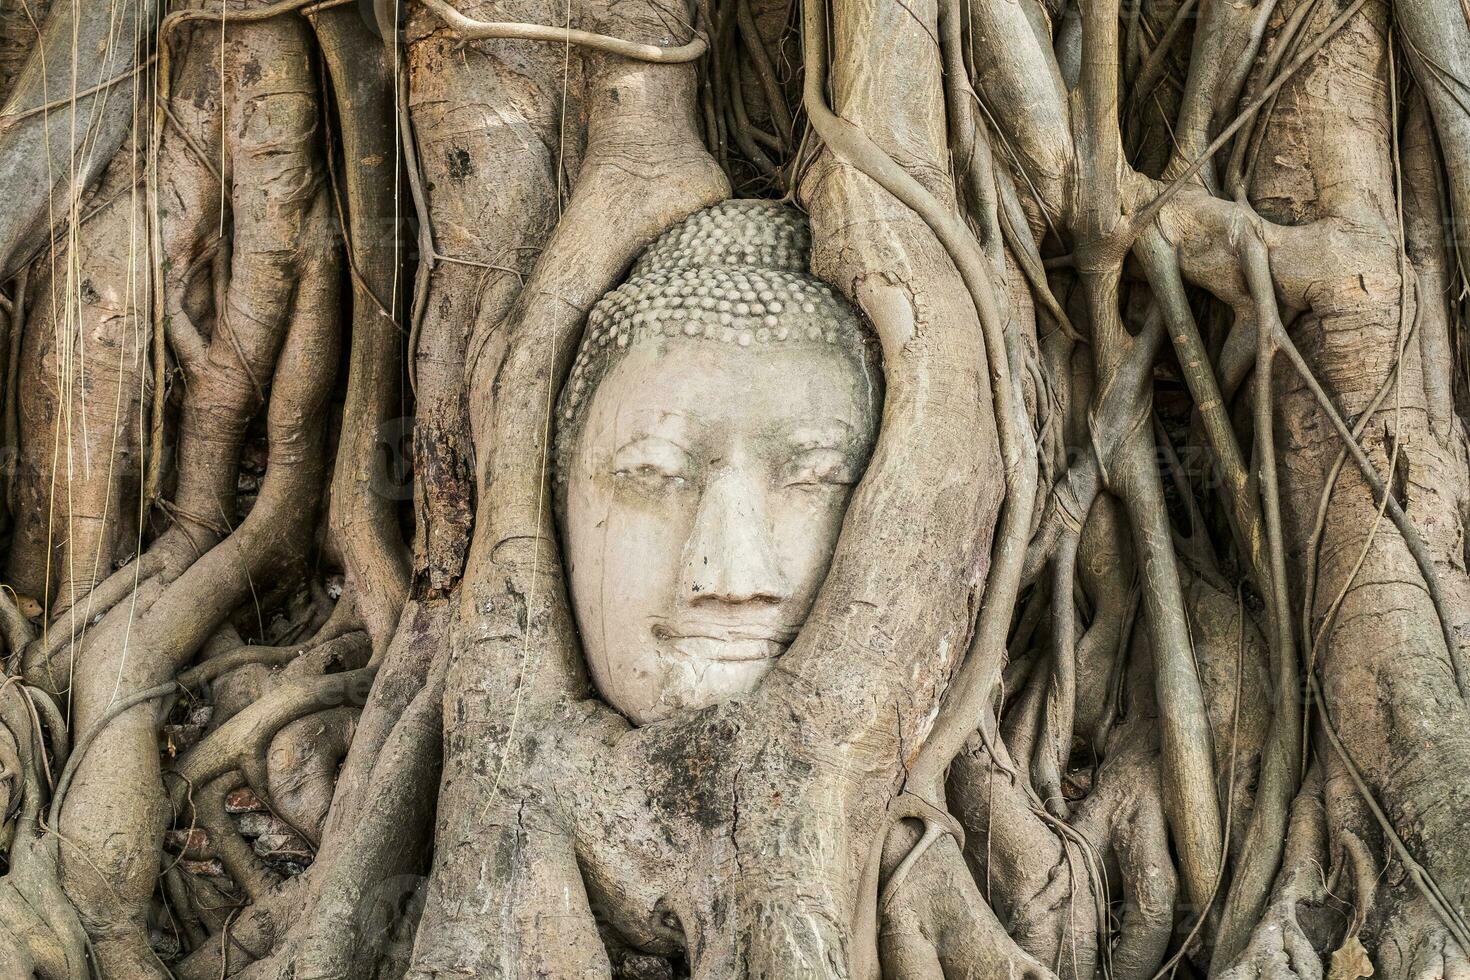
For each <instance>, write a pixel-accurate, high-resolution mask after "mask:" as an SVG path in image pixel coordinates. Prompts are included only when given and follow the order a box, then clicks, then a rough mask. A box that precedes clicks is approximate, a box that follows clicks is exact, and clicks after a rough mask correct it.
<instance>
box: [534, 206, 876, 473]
mask: <svg viewBox="0 0 1470 980" xmlns="http://www.w3.org/2000/svg"><path fill="white" fill-rule="evenodd" d="M810 256H811V231H810V228H809V226H808V225H807V221H806V216H805V215H803V214H802V213H801V212H799V211H797V210H795V209H794V208H790V207H787V206H786V205H783V204H781V203H779V202H777V201H763V200H730V201H723V202H721V203H719V204H716V205H713V206H711V207H708V208H705V209H704V210H703V211H698V212H695V213H694V214H692V215H690V216H689V217H688V218H685V219H684V220H683V221H682V222H680V223H679V224H677V225H675V226H674V227H673V228H671V229H669V230H668V231H667V232H665V233H664V234H663V235H662V236H660V237H659V239H658V240H657V241H655V242H654V243H653V244H652V245H650V246H649V247H648V249H647V251H645V252H644V253H643V255H642V256H641V257H639V259H638V261H637V262H635V263H634V265H633V270H632V272H631V273H629V276H628V279H627V281H626V282H624V283H623V284H622V285H621V286H619V287H617V288H616V289H614V290H612V291H611V292H609V293H607V294H606V295H605V296H603V297H602V299H600V300H599V301H598V302H597V305H596V306H594V307H593V308H592V312H591V313H590V314H589V315H588V318H587V329H586V330H585V331H584V332H583V335H582V346H581V348H580V349H579V350H578V351H577V358H576V360H575V361H574V362H573V363H572V371H571V374H570V375H568V377H567V382H566V384H565V385H564V386H563V388H562V392H561V398H560V399H559V401H558V403H557V414H556V422H557V427H556V430H557V431H556V452H555V461H554V462H555V475H556V482H557V485H558V486H559V487H564V486H565V482H566V476H567V473H568V472H569V470H570V462H571V454H572V451H573V449H574V447H575V446H576V444H577V439H578V437H579V435H580V434H581V431H582V426H583V423H584V420H585V418H586V414H587V405H588V403H589V402H590V401H591V399H592V395H593V393H594V392H595V391H596V390H597V385H598V383H599V382H601V380H602V378H603V375H605V374H606V373H607V372H608V370H609V369H610V368H612V366H613V365H614V364H616V363H617V362H618V361H619V360H620V359H621V357H622V355H623V354H624V353H626V352H627V351H628V350H630V349H631V348H633V347H634V346H635V345H639V344H647V343H666V342H667V341H668V340H670V339H672V338H677V337H687V338H690V339H702V340H708V341H714V342H717V343H723V344H729V345H731V346H732V347H749V346H751V345H752V344H755V345H769V344H814V343H824V344H833V345H837V346H840V347H842V348H843V349H845V350H846V351H848V352H850V354H851V356H852V357H854V358H855V359H858V360H860V361H862V362H864V364H865V366H866V367H868V368H869V369H870V370H869V374H870V376H871V377H873V378H874V379H875V383H877V379H878V378H879V377H881V375H880V372H878V371H877V369H876V366H877V362H878V348H877V344H876V342H875V341H874V339H873V337H872V335H871V334H870V333H869V331H868V330H867V328H866V326H865V325H864V323H863V320H862V317H861V316H860V315H859V314H858V313H857V311H856V310H854V309H853V308H852V306H851V305H850V304H849V303H848V302H847V300H846V299H845V298H844V297H843V296H842V295H841V294H840V293H838V292H837V291H836V290H834V289H833V288H832V287H831V286H829V285H827V284H826V283H824V282H822V281H821V280H820V279H817V278H816V277H815V276H813V275H812V274H811V271H810V268H811V263H810ZM732 353H733V351H732Z"/></svg>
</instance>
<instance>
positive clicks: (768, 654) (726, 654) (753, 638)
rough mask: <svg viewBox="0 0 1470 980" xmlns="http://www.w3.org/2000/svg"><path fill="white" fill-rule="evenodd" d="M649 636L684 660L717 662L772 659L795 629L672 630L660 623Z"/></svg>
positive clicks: (699, 627)
mask: <svg viewBox="0 0 1470 980" xmlns="http://www.w3.org/2000/svg"><path fill="white" fill-rule="evenodd" d="M653 635H654V636H656V637H658V638H659V639H660V640H666V641H667V642H668V643H669V645H671V646H672V647H673V648H674V649H675V650H677V651H679V653H681V654H683V655H684V656H686V657H692V658H694V659H697V660H712V661H716V662H719V663H747V662H753V661H761V660H774V659H776V658H777V657H779V656H781V654H783V653H785V652H786V648H787V647H789V646H790V645H791V641H792V640H794V639H796V631H795V630H783V629H777V628H772V627H764V626H754V625H752V626H738V627H725V626H696V625H692V624H691V625H687V626H679V627H672V626H667V625H665V624H663V623H660V624H658V625H656V626H654V628H653Z"/></svg>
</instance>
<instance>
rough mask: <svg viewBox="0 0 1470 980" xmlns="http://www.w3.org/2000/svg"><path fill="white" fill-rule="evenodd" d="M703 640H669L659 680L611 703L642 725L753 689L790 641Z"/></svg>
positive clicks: (661, 664) (690, 638) (686, 638)
mask: <svg viewBox="0 0 1470 980" xmlns="http://www.w3.org/2000/svg"><path fill="white" fill-rule="evenodd" d="M700 639H701V638H694V637H681V638H680V639H679V640H678V641H676V642H674V643H670V644H669V645H668V646H667V647H666V648H665V650H664V651H662V655H661V656H660V658H659V660H660V664H659V670H658V672H657V673H656V675H655V677H656V682H655V680H654V679H653V678H650V680H649V682H648V685H647V687H646V688H644V689H643V690H638V691H629V692H622V693H623V694H625V695H631V696H624V697H619V698H617V699H613V698H608V700H609V701H610V703H612V706H613V707H615V708H617V709H618V710H619V711H621V712H622V713H623V714H625V715H627V716H628V719H629V720H630V721H632V722H633V724H635V725H640V726H641V725H651V724H653V723H655V722H659V721H664V720H665V719H667V718H672V717H674V716H676V715H679V714H682V713H684V712H688V711H696V710H698V709H700V708H705V707H708V706H709V705H712V704H718V703H719V702H721V701H726V700H729V699H730V698H733V697H738V696H739V695H742V694H749V693H750V692H751V691H754V690H755V689H756V687H757V686H758V685H759V684H760V682H761V679H762V678H764V677H765V676H766V674H768V673H769V672H770V670H771V668H772V667H773V666H775V664H776V660H777V659H778V658H779V657H780V656H781V654H782V653H784V652H785V651H786V646H787V645H786V644H785V643H780V642H776V641H772V640H727V639H721V640H707V642H700ZM619 702H622V703H619Z"/></svg>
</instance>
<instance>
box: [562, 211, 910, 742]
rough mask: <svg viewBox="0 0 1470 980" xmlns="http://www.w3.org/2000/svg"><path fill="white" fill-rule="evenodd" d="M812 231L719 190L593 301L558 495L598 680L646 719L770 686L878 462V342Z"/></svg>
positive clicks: (566, 411) (789, 214) (571, 389)
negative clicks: (836, 283)
mask: <svg viewBox="0 0 1470 980" xmlns="http://www.w3.org/2000/svg"><path fill="white" fill-rule="evenodd" d="M809 251H810V234H809V232H808V230H807V225H806V221H805V219H804V217H803V216H802V215H801V214H799V213H798V212H796V211H794V210H792V209H790V208H787V207H784V206H782V205H780V204H777V203H775V202H770V201H726V202H724V203H722V204H717V205H715V206H714V207H711V208H707V209H705V210H704V211H700V212H698V213H697V214H695V215H693V216H691V217H690V218H688V219H687V220H685V221H684V222H682V223H681V224H679V225H678V226H676V227H675V228H673V229H672V230H670V231H669V232H667V233H666V234H665V235H664V236H663V237H662V238H660V239H659V240H658V241H657V242H655V243H654V244H653V245H652V246H651V247H650V248H649V249H648V251H647V252H645V253H644V255H643V256H642V257H641V258H640V259H639V261H638V262H637V263H636V264H635V265H634V267H633V270H632V273H631V274H630V277H629V279H628V280H627V281H626V282H625V283H623V285H621V286H619V287H618V288H617V289H615V290H613V291H612V292H610V293H608V294H607V295H606V296H604V297H603V298H602V300H601V301H600V302H599V303H598V304H597V305H596V307H594V308H593V310H592V313H591V315H590V317H589V319H588V324H587V330H586V332H585V335H584V338H583V341H582V347H581V349H580V351H579V352H578V354H577V358H576V361H575V362H574V364H573V367H572V371H571V375H570V376H569V378H568V381H567V383H566V386H565V388H564V389H563V391H562V395H561V400H560V403H559V404H558V407H557V434H556V493H557V502H558V509H559V512H560V514H559V516H560V520H561V527H562V535H563V543H564V546H565V552H566V555H567V558H568V563H569V566H570V572H569V583H570V589H571V599H572V607H573V610H574V612H575V614H576V619H577V625H578V629H579V632H580V633H581V638H582V646H583V650H584V652H585V655H586V657H587V662H588V666H589V668H590V671H591V675H592V680H593V683H594V684H595V685H596V687H597V690H598V693H599V694H600V695H601V696H602V698H603V699H604V700H605V701H607V702H608V703H609V704H611V705H612V706H613V707H614V708H616V709H617V710H619V711H620V712H622V713H623V714H624V715H626V716H627V717H628V718H629V719H630V720H631V721H632V722H633V723H634V724H636V725H643V724H648V723H651V722H655V721H659V720H661V719H663V718H667V717H669V716H670V715H673V714H676V713H678V712H681V711H685V710H689V709H693V708H699V707H703V706H705V705H708V704H712V703H714V702H716V701H720V700H724V699H726V698H729V697H731V696H734V695H737V694H741V693H744V692H747V691H750V690H752V689H754V688H755V687H756V685H757V684H758V683H759V682H760V680H761V678H762V677H763V676H765V674H766V673H767V672H768V671H769V670H770V669H771V667H772V666H773V665H774V664H775V662H776V659H777V658H778V657H780V656H781V654H782V653H783V652H784V651H785V650H786V648H787V646H788V645H790V643H791V641H792V640H793V639H794V638H795V637H796V634H797V631H798V630H799V629H800V628H801V626H802V624H803V623H804V621H805V620H806V616H807V613H808V611H809V610H810V609H811V606H812V602H813V600H814V599H815V597H816V594H817V590H818V589H819V588H820V586H821V584H822V580H823V578H824V577H825V575H826V572H827V567H828V565H829V564H830V562H831V559H832V552H833V549H834V548H835V546H836V543H837V536H838V532H839V531H840V529H841V526H842V517H843V513H844V511H845V510H846V507H847V501H848V497H849V496H850V495H851V492H852V489H853V487H854V485H855V484H856V483H857V482H858V480H859V478H860V477H861V476H862V473H863V469H864V467H865V466H866V464H867V460H868V456H869V453H870V452H871V450H872V446H873V440H874V438H875V436H876V432H877V426H878V420H879V414H880V404H881V399H882V394H881V384H882V376H881V371H880V369H879V364H878V353H877V346H876V342H875V341H874V340H873V339H872V338H871V336H870V335H869V334H868V332H867V330H866V328H865V327H864V325H863V323H862V320H861V318H860V317H859V315H858V314H857V313H856V311H854V310H853V309H852V307H851V306H850V305H848V303H847V302H846V300H844V299H843V298H842V296H841V295H839V294H837V293H835V292H834V291H833V290H832V289H831V287H829V286H827V285H826V284H825V283H822V282H820V281H819V280H817V279H816V278H814V277H813V276H812V275H811V274H810V272H809V271H808V254H809Z"/></svg>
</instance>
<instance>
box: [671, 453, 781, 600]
mask: <svg viewBox="0 0 1470 980" xmlns="http://www.w3.org/2000/svg"><path fill="white" fill-rule="evenodd" d="M681 585H682V589H683V598H684V601H686V602H696V603H698V602H729V603H742V602H766V603H777V602H781V601H783V600H785V599H787V598H788V597H789V596H790V595H791V589H790V586H789V584H788V582H787V580H786V575H785V574H784V572H783V571H782V568H781V562H780V557H779V552H778V550H777V548H776V541H775V536H774V534H773V532H772V527H771V519H770V514H769V512H768V509H767V499H766V489H765V487H763V486H761V485H760V484H758V483H757V482H756V481H754V480H751V479H749V478H748V477H746V476H745V475H743V474H741V473H739V472H737V471H733V470H731V471H726V472H723V473H720V474H719V475H717V476H716V477H715V478H714V479H713V480H712V481H711V482H710V484H709V486H708V487H707V488H706V490H705V493H704V496H703V498H702V499H701V500H700V503H699V511H698V513H697V514H696V516H695V520H694V526H693V528H692V529H691V531H690V535H689V541H688V544H687V545H686V546H685V552H684V575H683V581H682V583H681Z"/></svg>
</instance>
